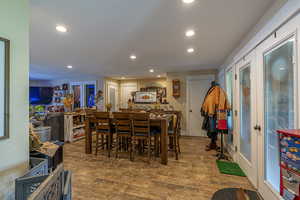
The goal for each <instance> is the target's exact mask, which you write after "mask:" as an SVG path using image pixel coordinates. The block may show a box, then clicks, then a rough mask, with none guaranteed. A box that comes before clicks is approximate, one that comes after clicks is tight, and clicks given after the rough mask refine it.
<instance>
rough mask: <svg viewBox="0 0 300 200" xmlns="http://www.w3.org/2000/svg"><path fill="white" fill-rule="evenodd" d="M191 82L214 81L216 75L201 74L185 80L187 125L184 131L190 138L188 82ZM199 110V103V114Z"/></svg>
mask: <svg viewBox="0 0 300 200" xmlns="http://www.w3.org/2000/svg"><path fill="white" fill-rule="evenodd" d="M193 80H211V81H214V80H216V74H203V75H195V76H188V77H187V78H186V107H185V110H186V122H187V123H186V124H187V128H186V129H187V130H186V135H187V136H190V135H191V134H190V132H191V126H190V104H191V102H190V81H193ZM200 109H201V102H199V112H200Z"/></svg>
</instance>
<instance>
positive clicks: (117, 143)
mask: <svg viewBox="0 0 300 200" xmlns="http://www.w3.org/2000/svg"><path fill="white" fill-rule="evenodd" d="M119 142H120V141H119V136H118V135H117V138H116V158H118V156H119Z"/></svg>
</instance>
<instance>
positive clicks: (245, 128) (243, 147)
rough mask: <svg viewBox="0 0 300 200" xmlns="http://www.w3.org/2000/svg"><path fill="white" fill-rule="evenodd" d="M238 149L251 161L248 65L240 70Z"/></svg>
mask: <svg viewBox="0 0 300 200" xmlns="http://www.w3.org/2000/svg"><path fill="white" fill-rule="evenodd" d="M239 76H240V151H241V154H242V155H243V156H244V157H245V158H246V159H247V160H248V161H249V162H250V163H251V145H252V142H251V79H250V65H248V66H246V67H244V68H242V69H241V70H240V74H239Z"/></svg>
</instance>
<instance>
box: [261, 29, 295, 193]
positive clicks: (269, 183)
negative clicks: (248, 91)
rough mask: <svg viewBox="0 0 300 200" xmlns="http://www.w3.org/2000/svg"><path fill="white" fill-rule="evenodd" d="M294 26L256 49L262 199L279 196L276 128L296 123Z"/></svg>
mask: <svg viewBox="0 0 300 200" xmlns="http://www.w3.org/2000/svg"><path fill="white" fill-rule="evenodd" d="M295 31H296V28H295V27H294V29H292V27H289V26H288V27H283V28H282V29H280V30H279V31H278V32H277V34H276V35H277V37H275V36H271V37H270V38H269V39H268V40H267V41H265V42H264V43H263V44H262V45H261V47H260V48H259V49H258V51H257V53H258V60H259V68H258V73H257V74H258V75H259V85H260V88H259V92H258V101H259V102H261V103H260V104H259V105H258V106H259V110H260V112H259V113H260V114H259V120H258V122H260V123H259V125H260V126H261V132H260V134H259V144H258V147H259V148H258V150H259V152H260V154H259V165H258V168H259V181H258V184H259V186H258V190H259V192H260V194H261V195H262V196H263V197H264V199H279V186H280V168H279V144H278V135H277V133H276V130H278V129H293V128H295V127H297V126H296V124H297V123H296V122H297V112H296V109H297V104H298V103H297V102H299V101H298V98H297V97H298V92H297V90H296V89H297V81H296V80H297V78H296V77H298V75H297V69H296V59H295V58H296V43H297V42H296V41H297V40H296V35H294V34H293V33H294V32H295Z"/></svg>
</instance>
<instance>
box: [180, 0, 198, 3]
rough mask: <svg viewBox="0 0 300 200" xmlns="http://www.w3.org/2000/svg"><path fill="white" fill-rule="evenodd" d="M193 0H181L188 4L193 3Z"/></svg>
mask: <svg viewBox="0 0 300 200" xmlns="http://www.w3.org/2000/svg"><path fill="white" fill-rule="evenodd" d="M194 1H195V0H182V2H183V3H186V4H189V3H193V2H194Z"/></svg>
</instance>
